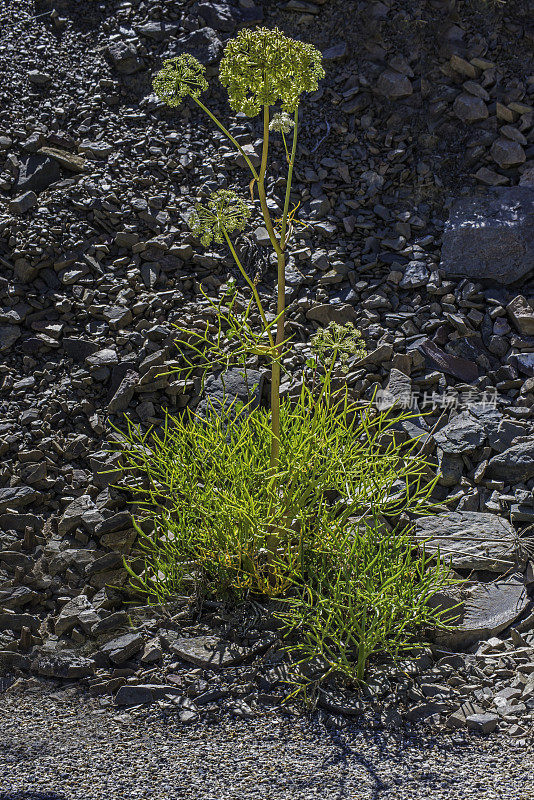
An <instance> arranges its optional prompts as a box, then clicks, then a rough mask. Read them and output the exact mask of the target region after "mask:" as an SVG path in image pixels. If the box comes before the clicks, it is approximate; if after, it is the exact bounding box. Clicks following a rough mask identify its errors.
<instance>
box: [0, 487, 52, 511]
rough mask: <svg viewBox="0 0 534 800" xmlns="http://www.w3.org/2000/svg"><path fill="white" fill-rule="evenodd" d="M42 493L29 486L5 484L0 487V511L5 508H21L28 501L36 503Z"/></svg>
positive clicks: (28, 502) (27, 503)
mask: <svg viewBox="0 0 534 800" xmlns="http://www.w3.org/2000/svg"><path fill="white" fill-rule="evenodd" d="M41 497H42V495H41V493H40V492H38V491H36V490H35V489H32V488H30V487H29V486H13V487H9V486H6V487H5V488H3V489H0V511H5V510H6V509H7V508H23V507H24V506H27V505H29V504H30V503H37V502H39V500H40V499H41Z"/></svg>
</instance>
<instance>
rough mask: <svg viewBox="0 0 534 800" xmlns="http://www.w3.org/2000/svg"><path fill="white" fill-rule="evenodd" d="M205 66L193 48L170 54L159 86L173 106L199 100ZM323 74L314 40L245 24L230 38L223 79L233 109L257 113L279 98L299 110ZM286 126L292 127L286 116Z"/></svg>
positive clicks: (290, 109)
mask: <svg viewBox="0 0 534 800" xmlns="http://www.w3.org/2000/svg"><path fill="white" fill-rule="evenodd" d="M205 71H206V70H205V67H203V66H202V64H200V62H199V61H197V60H196V58H194V57H193V56H192V55H189V54H184V55H181V56H178V58H171V59H167V61H164V63H163V68H162V69H161V70H160V72H158V74H157V75H156V77H155V79H154V83H153V87H154V91H155V93H156V94H157V96H158V97H159V98H160V100H163V102H164V103H166V104H167V105H168V106H171V107H176V106H178V105H180V103H181V102H182V100H183V99H184V97H186V96H188V95H189V96H190V97H192V98H193V99H195V100H198V98H199V97H200V95H201V93H202V92H204V91H206V89H207V88H208V84H207V81H206V79H205V77H204V73H205ZM324 74H325V73H324V70H323V68H322V66H321V53H320V52H319V51H318V50H317V49H316V48H315V47H314V46H313V45H312V44H307V43H306V42H298V41H295V40H294V39H290V38H289V37H287V36H284V34H283V33H282V32H281V31H280V30H279V29H278V28H273V29H270V28H256V29H255V30H249V29H243V30H241V31H239V33H238V35H237V36H236V38H235V39H231V40H230V41H229V42H228V44H227V45H226V47H225V49H224V56H223V58H222V60H221V65H220V70H219V79H220V81H221V83H222V85H223V86H224V87H225V88H226V89H227V91H228V100H229V103H230V106H231V107H232V108H233V110H234V111H236V112H238V111H241V112H243V113H244V114H246V115H247V116H248V117H255V116H257V115H258V114H259V112H260V111H261V108H262V106H273V105H275V103H277V102H279V101H280V102H281V104H282V112H285V113H286V114H287V112H294V111H295V109H296V107H297V106H298V103H299V98H300V95H301V94H302V92H315V91H316V90H317V86H318V81H319V80H320V79H321V78H323V77H324ZM278 124H281V122H280V121H278ZM283 129H284V131H285V132H286V133H287V132H288V130H289V127H288V123H287V122H284V127H283Z"/></svg>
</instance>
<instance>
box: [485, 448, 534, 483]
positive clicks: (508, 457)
mask: <svg viewBox="0 0 534 800" xmlns="http://www.w3.org/2000/svg"><path fill="white" fill-rule="evenodd" d="M486 475H487V476H488V477H489V478H494V479H495V480H498V481H504V482H505V483H507V484H512V483H515V482H516V481H528V480H530V478H534V437H531V438H530V439H529V440H528V441H525V442H520V443H518V444H514V445H512V447H509V448H508V450H505V451H504V452H502V453H499V454H498V455H496V456H493V458H492V459H490V462H489V464H488V466H487V469H486Z"/></svg>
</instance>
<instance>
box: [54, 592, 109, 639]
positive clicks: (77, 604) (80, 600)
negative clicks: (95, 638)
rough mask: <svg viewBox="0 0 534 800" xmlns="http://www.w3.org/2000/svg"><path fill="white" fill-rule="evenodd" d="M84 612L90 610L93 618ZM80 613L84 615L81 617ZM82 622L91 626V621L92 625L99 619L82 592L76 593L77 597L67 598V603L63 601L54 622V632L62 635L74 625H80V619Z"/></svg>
mask: <svg viewBox="0 0 534 800" xmlns="http://www.w3.org/2000/svg"><path fill="white" fill-rule="evenodd" d="M86 612H92V614H93V616H94V618H92V617H91V616H87V613H86ZM82 615H84V616H83V617H82ZM81 617H82V619H83V622H84V623H85V624H86V625H88V627H89V628H90V627H92V626H91V624H90V623H91V621H92V624H93V625H96V623H97V622H98V621H99V617H98V616H97V615H96V614H95V611H94V608H93V606H92V604H91V602H90V600H89V599H88V598H87V597H86V596H85V595H83V594H80V595H78V597H74V598H73V599H72V600H69V602H68V603H65V605H64V606H63V608H62V609H61V611H60V613H59V616H58V618H57V619H56V621H55V624H54V633H55V634H56V636H62V635H63V634H64V633H69V632H70V631H71V630H72V629H73V628H74V627H75V626H76V625H80V624H81V622H82V620H81V619H80V618H81Z"/></svg>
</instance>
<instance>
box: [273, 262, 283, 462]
mask: <svg viewBox="0 0 534 800" xmlns="http://www.w3.org/2000/svg"><path fill="white" fill-rule="evenodd" d="M277 263H278V303H277V320H276V359H273V363H272V376H271V469H272V470H273V471H276V470H277V469H278V464H279V461H280V371H281V360H282V350H283V342H284V328H285V308H286V270H285V267H286V258H285V255H284V253H277Z"/></svg>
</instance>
